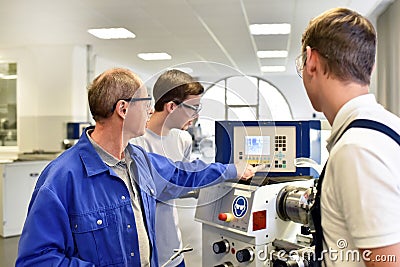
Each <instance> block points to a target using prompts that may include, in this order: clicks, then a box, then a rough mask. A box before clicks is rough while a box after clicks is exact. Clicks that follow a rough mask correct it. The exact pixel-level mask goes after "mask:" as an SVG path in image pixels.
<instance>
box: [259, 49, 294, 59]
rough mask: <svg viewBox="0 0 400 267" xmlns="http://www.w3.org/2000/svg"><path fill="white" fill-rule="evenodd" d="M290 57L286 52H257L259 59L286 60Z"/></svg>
mask: <svg viewBox="0 0 400 267" xmlns="http://www.w3.org/2000/svg"><path fill="white" fill-rule="evenodd" d="M287 56H288V51H286V50H268V51H257V57H259V58H285V57H287Z"/></svg>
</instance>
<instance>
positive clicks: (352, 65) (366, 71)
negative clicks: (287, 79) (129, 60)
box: [302, 8, 376, 85]
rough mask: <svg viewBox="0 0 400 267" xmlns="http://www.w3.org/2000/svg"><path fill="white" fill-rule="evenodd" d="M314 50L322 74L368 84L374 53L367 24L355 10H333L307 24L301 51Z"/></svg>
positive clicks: (371, 31) (370, 27)
mask: <svg viewBox="0 0 400 267" xmlns="http://www.w3.org/2000/svg"><path fill="white" fill-rule="evenodd" d="M307 46H309V47H310V48H311V49H315V50H317V51H318V53H319V54H320V55H321V56H322V58H323V60H322V61H323V63H325V64H324V71H325V73H328V75H332V76H333V77H335V78H337V79H339V80H341V81H355V82H357V83H360V84H364V85H368V84H369V83H370V77H371V73H372V69H373V66H374V64H375V53H376V32H375V29H374V27H373V25H372V24H371V22H370V21H369V20H368V19H366V18H365V17H363V16H362V15H360V14H358V13H357V12H355V11H352V10H349V9H346V8H334V9H331V10H328V11H326V12H325V13H323V14H321V15H319V16H318V17H316V18H314V19H313V20H311V21H310V24H309V25H308V27H307V28H306V30H305V32H304V34H303V37H302V51H303V52H304V51H306V47H307Z"/></svg>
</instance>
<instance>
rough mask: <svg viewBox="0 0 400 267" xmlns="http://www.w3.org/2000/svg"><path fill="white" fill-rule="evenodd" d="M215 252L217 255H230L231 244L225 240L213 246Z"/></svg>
mask: <svg viewBox="0 0 400 267" xmlns="http://www.w3.org/2000/svg"><path fill="white" fill-rule="evenodd" d="M213 251H214V253H215V254H220V253H228V252H229V242H228V240H226V239H224V240H221V241H218V242H215V243H214V244H213Z"/></svg>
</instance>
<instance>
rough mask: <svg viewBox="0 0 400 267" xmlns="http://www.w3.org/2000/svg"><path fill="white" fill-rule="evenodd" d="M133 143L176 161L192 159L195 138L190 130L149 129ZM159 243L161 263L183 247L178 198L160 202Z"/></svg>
mask: <svg viewBox="0 0 400 267" xmlns="http://www.w3.org/2000/svg"><path fill="white" fill-rule="evenodd" d="M130 142H131V143H132V144H135V145H138V146H141V147H143V148H144V149H145V150H146V151H147V152H153V153H157V154H160V155H163V156H165V157H167V158H170V159H171V160H173V161H189V159H190V154H191V151H192V137H191V135H190V134H189V133H188V132H187V131H182V130H178V129H172V130H171V131H170V132H169V134H168V135H167V136H159V135H157V134H155V133H154V132H152V131H151V130H149V129H146V132H145V134H144V135H143V136H140V137H137V138H134V139H132V140H131V141H130ZM156 245H157V249H158V262H159V265H160V266H162V265H163V264H164V263H166V262H167V261H168V260H169V258H170V257H171V256H172V255H173V254H174V253H175V252H174V249H178V248H182V247H183V245H182V236H181V231H180V229H179V219H178V210H177V208H176V205H175V200H174V199H172V200H169V201H165V202H157V207H156ZM182 260H183V255H181V256H180V257H177V258H176V259H175V260H173V261H172V262H171V263H169V264H168V265H166V266H168V267H170V266H171V267H172V266H177V265H178V264H179V263H181V262H182Z"/></svg>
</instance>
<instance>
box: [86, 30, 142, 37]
mask: <svg viewBox="0 0 400 267" xmlns="http://www.w3.org/2000/svg"><path fill="white" fill-rule="evenodd" d="M88 32H89V33H90V34H92V35H94V36H96V37H97V38H100V39H128V38H135V37H136V35H135V34H134V33H133V32H130V31H128V30H127V29H125V28H103V29H89V30H88Z"/></svg>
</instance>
